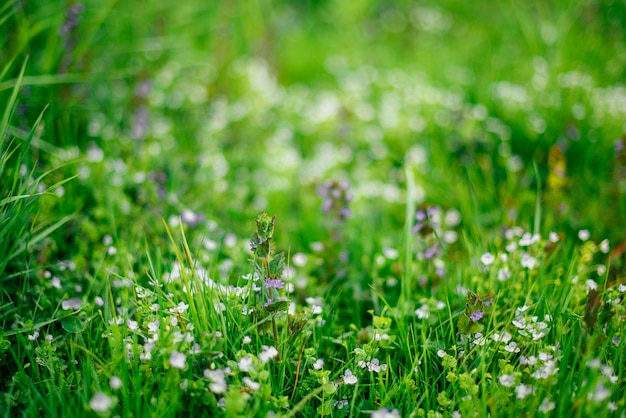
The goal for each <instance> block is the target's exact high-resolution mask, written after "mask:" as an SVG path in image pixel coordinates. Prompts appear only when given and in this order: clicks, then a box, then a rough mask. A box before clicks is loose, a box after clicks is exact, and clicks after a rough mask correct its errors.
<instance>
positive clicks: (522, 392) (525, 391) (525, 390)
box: [515, 383, 533, 400]
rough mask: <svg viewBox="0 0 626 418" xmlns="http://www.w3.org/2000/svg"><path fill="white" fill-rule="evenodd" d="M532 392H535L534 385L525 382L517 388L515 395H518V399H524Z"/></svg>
mask: <svg viewBox="0 0 626 418" xmlns="http://www.w3.org/2000/svg"><path fill="white" fill-rule="evenodd" d="M531 393H533V388H532V386H526V385H525V384H523V383H522V384H520V385H519V386H517V387H516V388H515V395H516V396H517V399H520V400H521V399H524V398H525V397H527V396H528V395H530V394H531Z"/></svg>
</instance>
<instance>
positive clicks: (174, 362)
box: [170, 350, 187, 370]
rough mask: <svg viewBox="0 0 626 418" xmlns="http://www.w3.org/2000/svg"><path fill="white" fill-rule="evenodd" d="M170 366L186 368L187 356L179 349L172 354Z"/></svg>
mask: <svg viewBox="0 0 626 418" xmlns="http://www.w3.org/2000/svg"><path fill="white" fill-rule="evenodd" d="M170 366H171V367H172V368H174V369H181V370H182V369H184V368H185V367H186V366H187V356H186V355H184V354H183V353H181V352H179V351H176V350H174V351H172V353H171V354H170Z"/></svg>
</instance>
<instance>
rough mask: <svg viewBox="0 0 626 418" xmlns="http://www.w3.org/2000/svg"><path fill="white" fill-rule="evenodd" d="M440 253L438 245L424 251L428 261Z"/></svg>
mask: <svg viewBox="0 0 626 418" xmlns="http://www.w3.org/2000/svg"><path fill="white" fill-rule="evenodd" d="M438 252H439V246H438V245H434V246H432V247H428V248H426V249H425V250H424V258H425V259H426V260H430V259H431V258H433V257H434V256H436V255H437V253H438Z"/></svg>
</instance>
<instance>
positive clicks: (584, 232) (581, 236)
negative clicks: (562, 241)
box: [578, 229, 591, 241]
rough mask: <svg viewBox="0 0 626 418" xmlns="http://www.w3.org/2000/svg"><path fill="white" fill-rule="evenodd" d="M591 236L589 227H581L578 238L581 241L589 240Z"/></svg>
mask: <svg viewBox="0 0 626 418" xmlns="http://www.w3.org/2000/svg"><path fill="white" fill-rule="evenodd" d="M589 237H591V234H590V233H589V230H588V229H581V230H580V231H578V239H579V240H581V241H587V240H588V239H589Z"/></svg>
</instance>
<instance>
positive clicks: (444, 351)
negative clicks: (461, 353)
mask: <svg viewBox="0 0 626 418" xmlns="http://www.w3.org/2000/svg"><path fill="white" fill-rule="evenodd" d="M446 354H447V353H446V350H437V355H438V356H439V357H441V358H444V357H445V356H446Z"/></svg>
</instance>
